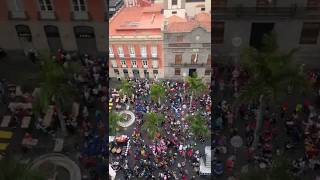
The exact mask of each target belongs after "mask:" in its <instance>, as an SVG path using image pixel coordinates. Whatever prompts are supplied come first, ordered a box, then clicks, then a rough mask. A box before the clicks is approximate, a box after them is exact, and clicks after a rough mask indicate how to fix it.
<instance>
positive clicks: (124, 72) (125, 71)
mask: <svg viewBox="0 0 320 180" xmlns="http://www.w3.org/2000/svg"><path fill="white" fill-rule="evenodd" d="M123 74H124V77H125V78H128V77H129V73H128V70H127V69H124V70H123Z"/></svg>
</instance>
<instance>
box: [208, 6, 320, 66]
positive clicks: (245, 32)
mask: <svg viewBox="0 0 320 180" xmlns="http://www.w3.org/2000/svg"><path fill="white" fill-rule="evenodd" d="M212 3H213V4H212V6H213V14H214V19H215V21H214V22H213V36H212V41H213V46H212V48H213V51H214V54H213V56H214V59H215V61H226V60H229V61H230V62H231V63H232V62H234V61H237V60H238V59H239V52H240V51H241V49H242V48H245V47H249V46H253V47H257V48H259V47H261V42H262V39H263V35H264V34H265V33H269V32H275V34H276V35H277V38H278V44H279V48H280V50H282V51H288V50H290V49H293V48H298V50H299V51H298V52H297V54H296V56H295V59H296V61H297V62H299V63H305V64H306V65H307V66H308V65H309V66H313V67H314V66H318V67H320V66H319V65H320V36H319V33H320V1H319V0H213V2H212Z"/></svg>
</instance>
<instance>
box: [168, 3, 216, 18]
mask: <svg viewBox="0 0 320 180" xmlns="http://www.w3.org/2000/svg"><path fill="white" fill-rule="evenodd" d="M202 12H206V13H211V0H164V16H165V17H166V18H168V17H170V16H172V15H176V16H179V17H181V18H185V17H194V16H195V15H196V14H199V13H202Z"/></svg>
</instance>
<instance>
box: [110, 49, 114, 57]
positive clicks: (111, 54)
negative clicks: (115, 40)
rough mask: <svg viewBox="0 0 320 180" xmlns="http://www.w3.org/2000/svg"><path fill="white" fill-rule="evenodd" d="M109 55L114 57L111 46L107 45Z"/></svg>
mask: <svg viewBox="0 0 320 180" xmlns="http://www.w3.org/2000/svg"><path fill="white" fill-rule="evenodd" d="M109 56H110V57H114V54H113V49H112V47H109Z"/></svg>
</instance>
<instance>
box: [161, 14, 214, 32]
mask: <svg viewBox="0 0 320 180" xmlns="http://www.w3.org/2000/svg"><path fill="white" fill-rule="evenodd" d="M167 21H168V26H167V32H171V33H175V32H191V31H192V30H193V29H195V28H197V27H202V28H203V29H205V30H206V31H208V32H211V16H210V14H208V13H200V14H197V15H196V16H195V17H194V18H193V19H184V18H181V17H178V16H171V17H169V18H168V19H167Z"/></svg>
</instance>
